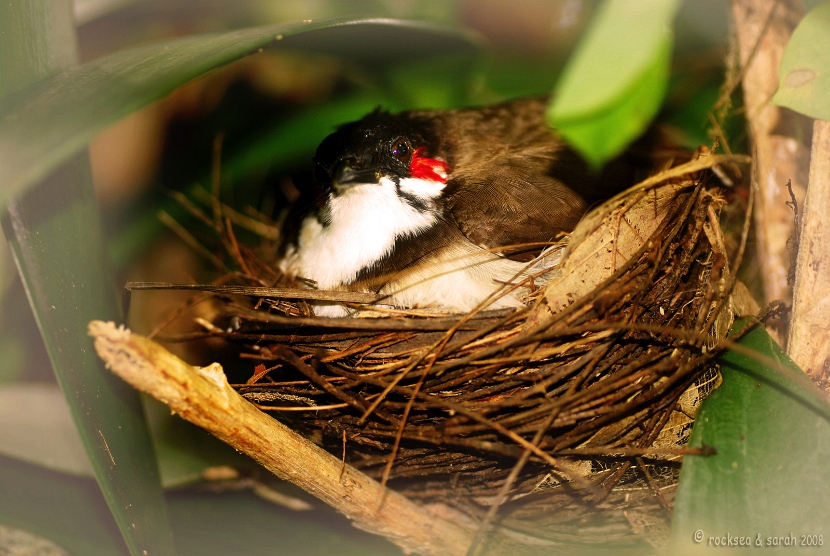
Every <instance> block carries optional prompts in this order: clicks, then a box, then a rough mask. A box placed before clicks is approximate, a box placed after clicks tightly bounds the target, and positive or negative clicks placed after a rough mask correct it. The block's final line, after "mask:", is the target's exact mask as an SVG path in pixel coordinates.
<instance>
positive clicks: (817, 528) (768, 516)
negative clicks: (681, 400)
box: [672, 324, 830, 554]
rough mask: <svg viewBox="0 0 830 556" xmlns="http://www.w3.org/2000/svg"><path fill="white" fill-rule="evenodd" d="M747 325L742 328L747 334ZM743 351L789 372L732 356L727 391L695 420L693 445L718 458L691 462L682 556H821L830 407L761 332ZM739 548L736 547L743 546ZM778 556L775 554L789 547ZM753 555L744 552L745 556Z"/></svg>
mask: <svg viewBox="0 0 830 556" xmlns="http://www.w3.org/2000/svg"><path fill="white" fill-rule="evenodd" d="M742 326H743V325H742V324H738V325H736V328H737V327H742ZM740 345H741V346H744V347H745V348H749V349H750V350H752V351H753V352H755V353H757V354H759V355H760V356H761V357H762V358H765V360H766V361H767V362H774V363H776V364H777V365H780V366H781V367H783V368H784V370H786V371H787V372H786V373H782V372H781V370H779V369H773V368H771V367H770V366H767V365H766V364H764V363H760V362H759V361H758V358H757V357H756V358H753V357H749V356H748V355H745V354H743V353H738V352H736V351H730V352H728V353H727V354H726V355H724V356H723V357H722V359H721V370H722V372H723V384H722V385H721V386H720V387H719V388H718V389H717V390H715V392H713V393H712V395H711V396H710V397H709V398H707V399H706V400H705V401H704V402H703V404H702V406H701V408H700V411H699V412H698V415H697V418H696V419H695V424H694V428H693V429H692V437H691V440H690V445H692V446H701V445H703V444H705V445H708V446H713V447H714V448H715V449H717V455H714V456H709V457H702V456H687V457H686V459H685V461H684V462H683V469H682V471H681V475H680V484H679V487H678V492H677V500H676V504H675V509H674V523H673V526H672V543H673V545H672V553H673V554H710V553H712V554H714V553H719V552H716V551H715V550H716V549H717V550H724V549H723V548H721V547H720V546H718V544H721V543H723V542H724V541H725V542H726V543H729V538H730V536H731V537H732V538H733V539H734V538H736V537H740V538H744V539H745V538H751V540H752V548H753V549H754V551H752V552H748V553H752V554H754V553H756V552H758V551H759V548H760V547H758V546H757V545H756V542H760V544H761V546H763V547H764V550H761V552H763V553H764V554H767V553H770V554H779V553H780V554H792V553H796V554H801V553H802V552H800V551H799V550H794V549H793V548H792V547H791V546H790V543H792V541H793V539H795V541H796V546H802V544H803V542H810V541H816V542H819V538H818V537H817V536H818V535H821V536H822V537H821V539H822V542H823V546H824V548H822V547H809V546H807V547H805V548H804V549H803V550H804V553H810V554H819V553H824V552H826V550H827V548H826V547H827V546H828V544H830V465H828V461H830V418H828V416H830V406H828V405H827V403H826V402H825V401H824V400H823V398H822V395H821V393H820V392H819V391H818V389H817V388H815V386H814V385H812V383H810V381H809V380H808V379H807V378H806V375H804V374H803V373H802V371H801V370H800V369H799V368H798V367H797V366H796V365H795V364H794V363H793V362H792V361H791V360H790V359H789V358H788V357H787V355H786V354H785V353H784V352H783V350H782V349H781V348H780V347H778V345H777V344H776V343H775V341H774V340H772V339H771V338H770V337H769V335H768V334H767V332H766V331H765V330H764V329H763V328H762V327H759V328H757V329H755V330H753V331H752V332H750V333H749V334H747V335H746V336H745V337H744V338H743V339H741V341H740ZM733 542H734V540H733ZM781 545H783V548H782V549H780V550H781V551H780V552H776V551H775V549H774V548H771V547H775V546H781ZM730 553H731V552H730ZM740 553H741V554H743V552H740Z"/></svg>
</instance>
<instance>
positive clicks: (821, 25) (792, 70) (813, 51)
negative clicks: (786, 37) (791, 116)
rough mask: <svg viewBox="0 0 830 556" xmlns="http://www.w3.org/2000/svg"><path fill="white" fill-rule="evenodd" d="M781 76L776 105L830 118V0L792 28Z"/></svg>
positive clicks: (819, 117) (822, 118)
mask: <svg viewBox="0 0 830 556" xmlns="http://www.w3.org/2000/svg"><path fill="white" fill-rule="evenodd" d="M778 79H779V85H778V91H777V92H776V93H775V96H774V97H772V103H773V104H777V105H779V106H786V107H787V108H791V109H793V110H795V111H796V112H801V113H802V114H806V115H808V116H810V117H811V118H818V119H821V120H830V94H828V91H830V2H824V3H823V4H821V5H819V6H818V7H816V8H815V9H813V10H812V11H810V13H808V14H807V15H806V16H805V17H804V19H803V20H802V21H801V23H799V25H798V27H796V29H795V31H793V34H792V37H790V42H789V43H788V44H787V48H786V50H784V56H783V57H782V59H781V66H780V67H779V68H778Z"/></svg>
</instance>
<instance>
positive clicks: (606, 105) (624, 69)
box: [547, 0, 679, 167]
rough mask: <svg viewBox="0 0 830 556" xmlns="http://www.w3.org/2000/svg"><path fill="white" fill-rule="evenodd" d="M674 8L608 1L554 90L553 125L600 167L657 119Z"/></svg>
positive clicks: (667, 3)
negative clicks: (653, 119)
mask: <svg viewBox="0 0 830 556" xmlns="http://www.w3.org/2000/svg"><path fill="white" fill-rule="evenodd" d="M678 6H679V2H678V1H677V0H633V1H632V0H606V2H605V3H604V4H603V5H602V6H601V7H600V9H599V11H598V13H597V14H596V16H595V17H594V19H593V21H592V22H591V26H590V27H589V29H588V30H587V31H586V32H585V34H584V36H583V38H582V39H581V41H580V43H579V44H578V45H577V48H576V51H575V52H574V54H573V57H572V58H571V59H570V60H569V61H568V64H567V65H566V66H565V69H564V71H563V74H562V77H561V79H560V80H559V81H558V83H557V84H556V87H555V88H554V95H553V99H552V103H551V105H550V107H549V108H548V112H547V119H548V122H549V123H550V124H551V125H552V126H553V127H555V128H556V129H557V131H558V132H559V133H560V134H561V135H562V136H563V137H564V138H565V139H566V140H567V141H568V142H569V143H570V144H571V145H573V146H574V147H575V148H576V149H577V150H578V151H579V152H580V153H581V154H582V155H583V156H584V157H585V159H586V160H588V162H590V163H591V164H592V165H594V166H596V167H598V166H600V165H601V164H602V163H603V162H605V161H607V160H609V159H610V158H612V157H614V156H615V155H616V154H619V153H620V152H621V151H622V150H623V149H624V148H625V146H626V145H627V144H628V143H629V142H631V141H632V140H633V139H635V138H636V137H637V136H639V135H640V134H641V133H642V132H643V131H644V130H645V128H646V127H647V126H648V124H649V122H650V121H651V119H652V118H653V117H654V116H655V114H657V111H658V110H659V108H660V104H661V102H662V100H663V97H664V96H665V93H666V89H667V87H668V78H669V69H670V62H671V51H672V45H673V35H672V31H671V24H672V21H673V19H674V16H675V13H676V12H677V9H678Z"/></svg>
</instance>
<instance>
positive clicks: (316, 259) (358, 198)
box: [284, 177, 445, 289]
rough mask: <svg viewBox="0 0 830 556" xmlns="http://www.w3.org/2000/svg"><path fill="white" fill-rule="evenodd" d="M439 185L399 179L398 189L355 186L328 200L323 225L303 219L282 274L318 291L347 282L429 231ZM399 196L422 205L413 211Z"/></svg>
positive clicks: (388, 184)
mask: <svg viewBox="0 0 830 556" xmlns="http://www.w3.org/2000/svg"><path fill="white" fill-rule="evenodd" d="M444 186H445V184H443V183H440V182H435V181H430V180H423V179H414V178H404V179H401V180H400V182H399V186H398V185H396V184H395V182H394V181H392V180H390V179H388V178H385V177H384V178H381V181H380V183H379V184H357V185H353V186H351V187H349V188H348V189H346V190H345V191H343V192H342V193H340V194H338V195H333V196H331V197H329V199H328V201H327V210H328V214H329V223H328V225H326V226H324V225H322V224H321V223H320V222H319V221H318V220H317V219H316V218H315V217H313V216H310V217H307V218H306V219H305V220H304V221H303V223H302V227H301V229H300V235H299V238H298V241H297V249H296V251H295V252H294V253H290V254H289V256H288V257H287V258H286V260H285V263H287V264H285V265H284V266H285V267H286V268H285V269H284V270H287V271H289V272H291V273H292V274H295V275H297V276H301V277H303V278H307V279H310V280H314V281H315V282H317V287H319V288H320V289H332V288H336V287H337V286H340V285H342V284H347V283H349V282H351V281H353V280H354V279H355V278H356V277H357V274H358V273H359V272H360V271H361V270H362V269H364V268H366V267H367V266H369V265H371V264H372V263H374V262H376V261H378V260H380V259H381V258H383V257H384V256H386V255H387V254H389V252H390V251H391V250H392V248H393V247H394V245H395V241H396V239H398V238H401V237H406V236H411V235H414V234H417V233H418V232H420V231H423V230H425V229H427V228H429V227H430V226H432V225H433V224H434V223H435V222H436V219H437V218H438V216H437V209H436V207H435V202H434V201H435V199H436V198H437V197H438V196H439V195H440V194H441V190H442V189H443V188H444ZM398 187H400V190H401V192H403V193H406V194H408V195H410V196H412V197H415V198H417V200H418V201H419V202H422V203H423V206H422V207H415V206H413V205H412V204H410V203H409V202H407V201H406V199H404V198H403V197H402V196H401V195H400V194H399V193H398V190H397V188H398Z"/></svg>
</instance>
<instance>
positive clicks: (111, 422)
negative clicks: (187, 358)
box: [0, 0, 175, 556]
mask: <svg viewBox="0 0 830 556" xmlns="http://www.w3.org/2000/svg"><path fill="white" fill-rule="evenodd" d="M71 7H72V5H71V2H70V1H69V0H64V1H59V0H29V1H27V2H25V3H20V2H10V3H5V2H4V3H3V4H2V6H1V7H0V37H1V38H0V42H2V43H3V47H4V48H3V59H4V62H3V63H2V65H3V66H4V67H11V68H14V71H12V72H9V77H7V79H8V80H7V81H5V82H4V85H3V90H2V92H0V95H2V99H3V102H9V99H10V98H12V97H15V96H17V97H18V98H20V95H21V94H23V95H24V97H25V93H24V92H25V91H26V90H27V87H29V86H30V85H31V84H32V83H35V82H37V80H38V79H42V78H43V76H44V75H49V74H51V73H52V72H56V71H62V70H65V69H66V68H69V67H72V66H73V64H75V63H76V60H75V56H76V54H75V53H76V52H77V47H76V44H75V35H74V22H73V20H72V13H71ZM4 77H6V76H5V75H4ZM47 79H48V78H47ZM0 150H2V148H0ZM0 158H2V157H0ZM61 162H63V164H62V165H58V166H56V167H54V168H53V169H52V172H50V173H48V174H47V175H48V177H47V178H46V179H44V180H42V182H41V183H40V184H38V187H35V188H32V189H31V190H30V191H28V192H27V194H26V195H23V196H21V197H20V198H16V199H13V200H11V201H9V203H8V206H7V211H6V214H5V215H4V218H3V231H4V233H5V236H6V239H7V240H8V241H9V245H10V247H11V252H12V254H13V256H14V259H15V263H16V265H17V268H18V272H19V274H20V278H21V281H22V283H23V286H24V288H25V291H26V295H27V297H28V300H29V304H30V306H31V308H32V312H33V314H34V317H35V320H36V322H37V325H38V327H39V329H40V334H41V337H42V338H43V343H44V345H45V347H46V351H47V353H48V354H49V359H50V362H51V364H52V368H53V370H54V372H55V377H56V378H57V380H58V383H59V384H60V386H61V389H62V390H63V394H64V397H65V398H66V400H67V402H68V405H69V407H70V410H71V413H72V417H73V419H74V421H75V426H76V428H77V430H78V432H79V433H80V437H81V439H82V440H83V443H84V447H85V449H86V452H87V456H88V457H89V461H90V463H91V464H92V469H93V470H94V473H95V477H96V479H97V482H98V485H99V487H100V489H101V492H102V494H103V497H104V499H105V500H106V502H107V505H108V507H109V509H110V511H111V512H112V515H113V517H114V518H115V522H116V523H117V524H118V529H119V530H120V532H121V534H122V537H123V539H124V542H125V543H126V545H127V547H128V548H129V550H130V552H131V554H133V555H135V556H138V555H142V554H143V555H146V554H170V555H173V554H175V546H174V544H173V538H172V532H171V529H170V523H169V521H168V519H167V505H166V504H165V501H164V495H163V492H162V490H161V486H160V483H159V476H158V469H157V468H156V462H155V457H154V454H153V447H152V444H151V442H150V436H149V434H148V430H147V424H146V422H145V421H144V418H143V415H142V414H141V405H140V403H139V398H138V395H137V394H136V392H135V391H132V390H131V389H130V388H129V387H128V386H127V385H126V384H124V383H123V382H120V381H118V380H117V379H115V377H113V376H112V374H111V373H109V372H107V370H106V369H104V366H103V364H102V363H101V361H100V360H99V359H98V358H97V357H96V356H95V352H94V350H93V349H92V342H91V340H90V338H89V337H88V336H87V335H86V333H85V332H86V324H87V323H88V322H89V320H90V319H92V318H103V319H115V318H116V317H117V315H118V310H117V307H116V305H115V303H114V301H115V299H116V298H115V296H114V295H113V293H114V292H113V291H112V290H111V289H110V281H109V279H108V272H107V267H106V264H105V263H104V258H103V238H102V235H101V231H100V223H99V220H98V216H99V215H98V207H97V204H96V202H95V196H94V191H93V187H92V174H91V170H90V167H89V157H88V155H87V154H86V153H85V152H83V153H78V154H75V155H74V156H72V157H71V158H70V159H69V160H62V161H61ZM0 165H2V163H0ZM0 185H3V184H2V182H0ZM2 492H3V495H4V496H6V495H7V493H8V489H2Z"/></svg>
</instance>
